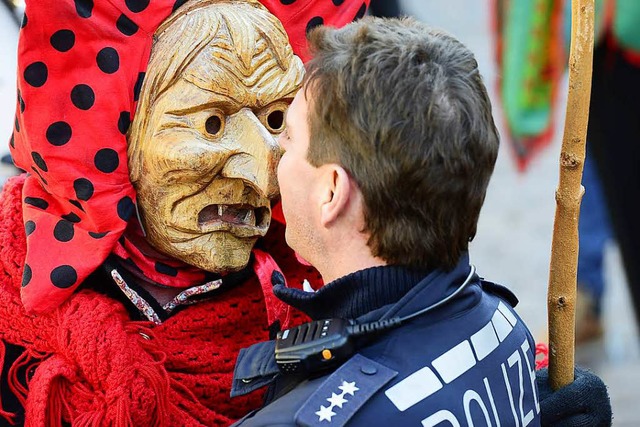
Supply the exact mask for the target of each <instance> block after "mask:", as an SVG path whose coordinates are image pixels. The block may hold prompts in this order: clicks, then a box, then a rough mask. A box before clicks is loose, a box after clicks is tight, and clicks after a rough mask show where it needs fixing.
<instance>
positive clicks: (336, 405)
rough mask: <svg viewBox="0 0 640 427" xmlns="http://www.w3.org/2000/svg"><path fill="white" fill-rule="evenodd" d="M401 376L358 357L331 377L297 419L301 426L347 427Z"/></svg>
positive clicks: (314, 394)
mask: <svg viewBox="0 0 640 427" xmlns="http://www.w3.org/2000/svg"><path fill="white" fill-rule="evenodd" d="M396 375H398V373H397V372H396V371H394V370H392V369H389V368H387V367H386V366H383V365H381V364H379V363H378V362H374V361H373V360H371V359H368V358H366V357H364V356H362V355H361V354H356V355H355V356H353V357H352V358H351V359H349V360H348V361H347V362H346V363H345V364H344V365H342V366H341V367H340V368H339V369H338V370H337V371H335V372H334V373H333V374H331V375H330V376H329V377H328V378H327V379H326V380H325V381H324V382H323V383H322V385H320V387H318V389H317V390H316V391H315V392H314V393H313V394H312V395H311V397H309V399H307V401H306V402H305V403H304V404H303V405H302V407H301V408H300V410H298V412H297V413H296V415H295V421H296V423H297V424H298V425H301V426H318V425H323V424H325V421H326V425H327V426H329V425H330V426H332V427H334V426H344V425H345V424H346V423H347V421H349V420H350V419H351V417H353V415H354V414H355V413H356V412H358V410H360V408H361V407H362V406H363V405H364V404H365V403H366V402H367V401H368V400H369V399H370V398H371V397H372V396H373V395H374V394H375V393H376V392H377V391H378V390H380V389H381V388H382V387H383V386H384V385H385V384H387V383H388V382H389V381H391V379H392V378H394V377H395V376H396Z"/></svg>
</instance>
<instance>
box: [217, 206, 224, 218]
mask: <svg viewBox="0 0 640 427" xmlns="http://www.w3.org/2000/svg"><path fill="white" fill-rule="evenodd" d="M223 213H224V206H222V205H218V216H219V217H222V214H223Z"/></svg>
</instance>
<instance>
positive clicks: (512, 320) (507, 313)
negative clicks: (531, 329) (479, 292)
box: [498, 301, 518, 326]
mask: <svg viewBox="0 0 640 427" xmlns="http://www.w3.org/2000/svg"><path fill="white" fill-rule="evenodd" d="M498 310H500V313H502V314H504V317H506V318H507V320H508V321H509V323H511V326H516V323H518V319H516V316H514V315H513V313H512V312H511V310H510V309H509V308H508V307H507V306H506V305H505V303H503V302H502V301H500V302H499V303H498Z"/></svg>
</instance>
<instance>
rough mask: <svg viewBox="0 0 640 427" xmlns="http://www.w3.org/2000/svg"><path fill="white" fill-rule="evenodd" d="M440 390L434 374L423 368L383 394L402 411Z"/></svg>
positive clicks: (440, 384) (438, 381)
mask: <svg viewBox="0 0 640 427" xmlns="http://www.w3.org/2000/svg"><path fill="white" fill-rule="evenodd" d="M441 388H442V383H441V382H440V380H439V379H438V377H436V374H434V373H433V371H432V370H431V369H429V368H427V367H424V368H422V369H420V370H419V371H417V372H414V373H413V374H411V375H409V376H408V377H407V378H405V379H404V380H402V381H400V382H399V383H398V384H396V385H394V386H393V387H391V388H389V389H388V390H386V391H385V392H384V394H386V395H387V397H388V398H389V400H391V402H392V403H393V404H394V405H396V408H398V409H399V410H400V411H404V410H405V409H408V408H410V407H412V406H413V405H415V404H416V403H418V402H420V401H421V400H422V399H426V398H427V397H429V396H431V395H432V394H433V393H435V392H436V391H438V390H440V389H441Z"/></svg>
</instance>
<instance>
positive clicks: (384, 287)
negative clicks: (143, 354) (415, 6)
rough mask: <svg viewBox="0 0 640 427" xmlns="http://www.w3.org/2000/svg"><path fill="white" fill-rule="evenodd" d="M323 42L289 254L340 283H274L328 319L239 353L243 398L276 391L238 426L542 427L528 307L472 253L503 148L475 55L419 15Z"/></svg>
mask: <svg viewBox="0 0 640 427" xmlns="http://www.w3.org/2000/svg"><path fill="white" fill-rule="evenodd" d="M309 37H310V46H311V49H312V51H313V52H314V59H313V60H312V61H311V62H310V63H308V65H307V76H306V78H305V82H304V85H303V89H302V90H300V91H299V92H298V93H297V95H296V96H295V99H294V101H293V103H292V104H291V106H290V108H289V110H288V113H287V117H286V130H285V131H284V132H283V134H282V135H281V137H280V139H279V143H280V145H281V147H282V149H283V150H284V154H283V156H282V160H281V161H280V165H279V168H278V178H279V182H280V184H281V188H280V192H281V197H282V205H283V211H284V215H285V218H286V221H287V234H286V237H287V242H288V243H289V245H290V246H291V247H292V248H294V249H295V250H296V251H297V252H298V254H300V255H301V256H302V257H303V258H305V259H306V260H308V261H309V262H311V263H312V264H313V265H314V266H315V267H316V268H317V269H318V271H319V272H320V273H321V275H322V277H323V280H324V282H325V283H327V284H326V285H325V286H323V287H322V288H320V289H317V290H313V289H307V290H306V291H303V290H297V289H291V288H287V287H286V286H285V284H284V281H283V280H282V278H281V277H280V276H278V275H274V277H273V282H274V287H273V290H274V293H275V294H276V295H277V296H278V297H279V298H280V299H282V300H283V301H285V302H286V303H288V304H289V305H291V306H294V307H296V308H298V309H300V310H302V311H304V312H305V313H307V314H308V315H309V316H310V317H311V319H313V320H314V322H311V323H309V324H305V325H302V326H301V327H299V328H293V329H289V330H286V331H283V332H281V333H280V334H279V338H278V340H276V342H274V341H270V342H265V343H260V344H257V345H255V346H253V347H250V348H248V349H245V350H243V351H242V352H241V353H240V356H239V358H238V361H237V364H236V370H235V376H234V388H233V390H232V395H239V394H244V393H248V392H250V391H252V390H254V389H256V388H259V387H261V386H263V385H265V384H271V386H270V388H269V393H268V395H267V402H268V403H269V402H270V404H268V405H266V406H265V407H264V408H262V409H261V410H259V411H256V412H254V413H251V414H249V415H247V417H245V418H244V419H242V420H241V421H239V422H238V425H241V426H263V425H279V426H285V425H305V426H309V425H331V426H334V425H339V426H341V425H345V424H347V423H348V424H349V425H354V426H379V425H383V426H384V425H387V426H394V425H395V426H412V425H415V426H420V425H422V426H435V425H439V424H441V423H444V424H442V425H453V426H462V425H502V426H507V425H508V426H511V425H517V426H520V425H522V426H538V425H541V402H540V395H539V390H538V386H537V384H536V372H535V361H534V351H535V343H534V341H533V338H532V336H531V333H530V332H529V330H528V329H527V327H526V325H525V324H524V323H523V321H522V319H521V318H520V317H519V316H518V314H517V313H516V312H515V311H514V310H513V306H515V305H516V303H517V299H516V298H515V296H514V295H513V294H512V293H511V292H510V291H509V290H507V289H506V288H504V287H502V286H500V285H497V284H493V283H491V282H488V281H485V280H483V279H481V278H480V277H479V276H478V274H476V271H475V267H473V266H472V265H470V263H469V257H468V253H467V250H468V242H469V241H470V240H471V239H472V238H473V237H474V234H475V232H476V225H477V220H478V215H479V212H480V208H481V206H482V204H483V201H484V197H485V192H486V188H487V185H488V182H489V178H490V177H491V173H492V171H493V167H494V164H495V160H496V156H497V153H498V144H499V137H498V133H497V130H496V127H495V125H494V122H493V118H492V115H491V104H490V101H489V97H488V95H487V91H486V88H485V86H484V84H483V82H482V78H481V76H480V74H479V71H478V66H477V63H476V60H475V58H474V56H473V54H472V53H471V52H470V51H469V50H468V49H467V48H466V47H465V46H463V45H462V44H461V43H460V42H459V41H457V40H456V39H454V38H453V37H451V36H449V35H447V34H445V33H442V32H438V31H434V30H432V29H430V28H428V27H427V26H425V25H424V24H421V23H418V22H416V21H414V20H411V19H406V20H381V19H364V20H360V21H358V22H355V23H352V24H350V25H348V26H346V27H344V28H342V29H330V28H325V27H320V28H318V29H316V30H314V31H313V32H312V33H311V34H310V36H309ZM580 375H582V374H580ZM580 375H579V377H580ZM580 378H582V377H580ZM589 378H591V377H589ZM549 394H551V395H554V394H553V393H550V392H549V393H547V394H545V397H547V395H549ZM556 396H557V395H556ZM603 402H604V404H608V399H607V396H606V390H605V391H604V400H603ZM569 406H570V405H569ZM558 407H562V405H560V406H558ZM609 408H610V407H609ZM574 409H575V408H574ZM574 409H569V410H567V409H566V408H564V414H565V415H566V414H568V413H570V414H569V415H570V416H573V415H575V414H576V413H578V414H579V415H583V413H584V412H585V411H583V410H582V408H579V410H574ZM542 415H543V416H545V414H542ZM556 415H557V414H556ZM608 418H609V419H608V421H609V423H610V419H611V416H610V412H609V415H608ZM547 419H551V418H548V417H547ZM554 420H557V417H556V418H554ZM581 420H582V419H581ZM554 422H555V421H554ZM447 423H448V424H447ZM598 423H600V421H597V420H596V423H595V424H590V425H607V421H606V414H605V420H604V421H602V423H601V424H598ZM576 425H577V424H576Z"/></svg>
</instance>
